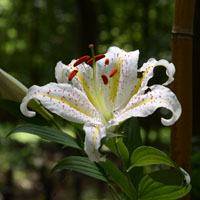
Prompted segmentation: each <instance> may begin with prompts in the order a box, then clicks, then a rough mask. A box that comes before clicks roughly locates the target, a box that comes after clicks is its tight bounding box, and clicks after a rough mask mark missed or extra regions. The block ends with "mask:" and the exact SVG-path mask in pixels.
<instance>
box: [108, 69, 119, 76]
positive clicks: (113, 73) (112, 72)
mask: <svg viewBox="0 0 200 200" xmlns="http://www.w3.org/2000/svg"><path fill="white" fill-rule="evenodd" d="M117 71H118V69H117V68H114V69H113V70H112V71H111V72H110V75H109V76H110V78H111V77H113V76H114V75H115V74H116V73H117Z"/></svg>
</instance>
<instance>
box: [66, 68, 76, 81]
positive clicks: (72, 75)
mask: <svg viewBox="0 0 200 200" xmlns="http://www.w3.org/2000/svg"><path fill="white" fill-rule="evenodd" d="M77 73H78V70H73V71H72V72H70V74H69V76H68V80H69V81H71V80H72V79H73V78H74V76H76V74H77Z"/></svg>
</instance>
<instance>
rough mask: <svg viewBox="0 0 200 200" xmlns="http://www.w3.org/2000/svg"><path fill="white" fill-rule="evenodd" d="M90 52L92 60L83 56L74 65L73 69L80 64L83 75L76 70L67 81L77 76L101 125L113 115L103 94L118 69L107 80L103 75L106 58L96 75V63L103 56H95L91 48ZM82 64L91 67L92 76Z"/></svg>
mask: <svg viewBox="0 0 200 200" xmlns="http://www.w3.org/2000/svg"><path fill="white" fill-rule="evenodd" d="M91 51H92V58H90V57H89V56H83V57H81V58H79V59H78V60H77V61H76V62H75V63H74V67H76V66H78V65H80V64H82V66H83V68H84V73H78V72H79V71H78V68H76V69H75V70H73V71H72V72H71V73H70V74H69V76H68V80H69V81H71V80H72V79H73V78H74V77H75V76H76V74H77V76H78V80H79V82H80V83H81V85H82V87H83V89H84V91H85V93H86V95H87V97H88V99H89V100H90V102H91V103H92V104H93V105H94V107H95V108H96V109H97V111H98V113H99V116H100V117H101V119H102V121H103V123H107V122H108V121H109V120H110V119H112V118H113V113H112V109H111V107H110V105H109V103H108V102H109V99H106V94H105V93H106V92H107V88H108V87H110V79H111V78H112V77H114V76H115V74H116V73H117V71H118V69H117V68H116V67H115V68H114V69H113V70H112V71H111V73H110V74H109V78H108V77H107V75H106V74H105V71H106V68H107V66H108V65H109V59H108V58H106V59H105V63H104V67H103V68H102V71H101V73H100V74H97V73H96V72H97V69H96V62H97V61H99V60H101V59H103V58H105V55H104V54H99V55H96V56H95V55H94V50H93V47H92V48H91ZM84 62H86V63H87V64H88V65H91V66H92V74H91V73H90V72H89V71H88V68H86V66H85V65H84ZM88 80H89V81H88Z"/></svg>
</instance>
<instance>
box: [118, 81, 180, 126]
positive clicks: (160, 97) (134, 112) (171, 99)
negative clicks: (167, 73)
mask: <svg viewBox="0 0 200 200" xmlns="http://www.w3.org/2000/svg"><path fill="white" fill-rule="evenodd" d="M149 88H150V89H151V92H148V93H147V94H144V95H134V97H133V98H132V99H131V100H130V101H129V103H128V104H127V106H126V107H125V108H124V109H123V110H121V111H120V112H118V113H117V114H116V116H115V117H114V119H115V120H116V121H118V122H123V121H124V120H126V119H128V118H130V117H146V116H148V115H151V114H152V113H153V112H154V111H155V110H157V109H158V108H161V107H164V108H166V109H168V110H170V111H171V112H172V117H171V118H170V119H164V118H161V122H162V124H163V125H165V126H170V125H172V124H174V123H175V122H176V121H177V120H178V118H179V117H180V115H181V112H182V109H181V105H180V103H179V101H178V99H177V97H176V95H175V94H174V93H173V92H172V91H171V90H170V89H169V88H167V87H164V86H162V85H153V86H151V87H149Z"/></svg>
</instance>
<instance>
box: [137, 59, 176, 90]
mask: <svg viewBox="0 0 200 200" xmlns="http://www.w3.org/2000/svg"><path fill="white" fill-rule="evenodd" d="M157 66H164V67H165V68H166V74H167V76H168V80H167V81H166V82H165V83H163V85H168V84H170V83H171V82H173V81H174V74H175V66H174V64H173V63H169V62H168V61H167V60H164V59H161V60H159V61H157V60H156V59H154V58H150V59H149V60H148V61H147V62H146V63H144V64H143V66H142V67H141V68H140V69H139V70H138V72H143V78H142V82H141V86H140V88H141V90H143V91H144V90H146V89H147V84H148V81H149V80H150V79H151V78H152V77H153V75H154V72H153V71H154V69H155V67H157Z"/></svg>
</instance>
